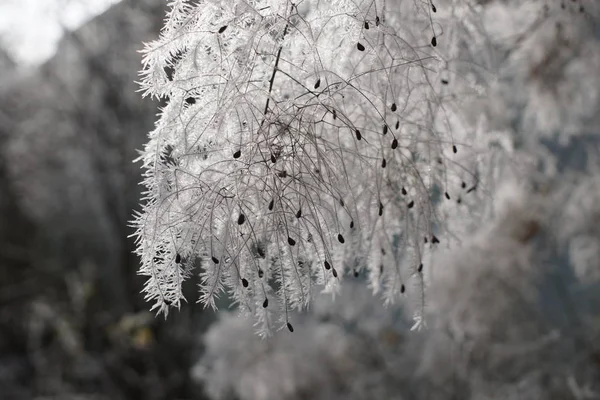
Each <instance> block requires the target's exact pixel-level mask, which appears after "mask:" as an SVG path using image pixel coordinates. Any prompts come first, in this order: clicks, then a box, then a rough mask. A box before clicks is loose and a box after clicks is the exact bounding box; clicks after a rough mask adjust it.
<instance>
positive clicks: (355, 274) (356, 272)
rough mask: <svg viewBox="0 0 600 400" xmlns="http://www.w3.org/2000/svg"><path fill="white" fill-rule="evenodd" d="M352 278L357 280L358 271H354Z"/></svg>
mask: <svg viewBox="0 0 600 400" xmlns="http://www.w3.org/2000/svg"><path fill="white" fill-rule="evenodd" d="M354 277H355V278H358V271H357V270H354Z"/></svg>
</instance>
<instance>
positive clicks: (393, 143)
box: [392, 139, 398, 150]
mask: <svg viewBox="0 0 600 400" xmlns="http://www.w3.org/2000/svg"><path fill="white" fill-rule="evenodd" d="M396 147H398V139H394V140H392V150H395V149H396Z"/></svg>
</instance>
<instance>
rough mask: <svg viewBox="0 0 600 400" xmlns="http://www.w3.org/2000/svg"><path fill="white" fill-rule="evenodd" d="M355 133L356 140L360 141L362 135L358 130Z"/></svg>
mask: <svg viewBox="0 0 600 400" xmlns="http://www.w3.org/2000/svg"><path fill="white" fill-rule="evenodd" d="M355 133H356V140H360V139H362V135H361V134H360V131H359V130H358V129H357V130H356V132H355Z"/></svg>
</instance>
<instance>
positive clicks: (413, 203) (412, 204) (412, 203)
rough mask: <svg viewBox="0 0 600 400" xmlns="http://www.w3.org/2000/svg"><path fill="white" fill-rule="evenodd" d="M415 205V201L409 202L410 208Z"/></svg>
mask: <svg viewBox="0 0 600 400" xmlns="http://www.w3.org/2000/svg"><path fill="white" fill-rule="evenodd" d="M414 205H415V202H414V201H412V200H411V201H410V203H408V208H413V206H414Z"/></svg>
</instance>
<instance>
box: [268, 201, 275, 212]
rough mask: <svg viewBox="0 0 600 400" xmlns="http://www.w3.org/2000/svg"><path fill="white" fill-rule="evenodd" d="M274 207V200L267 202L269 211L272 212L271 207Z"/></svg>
mask: <svg viewBox="0 0 600 400" xmlns="http://www.w3.org/2000/svg"><path fill="white" fill-rule="evenodd" d="M274 205H275V200H271V201H270V202H269V211H273V206H274Z"/></svg>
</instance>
